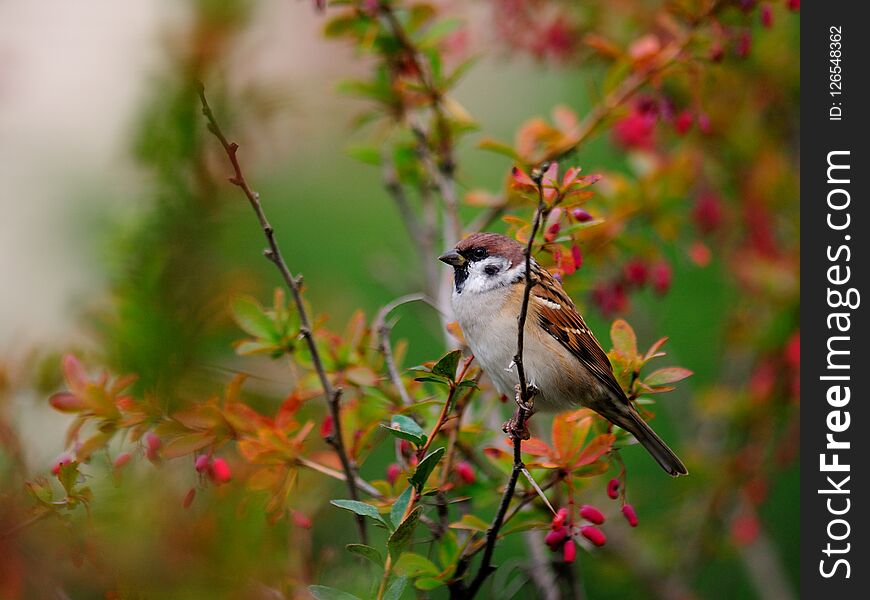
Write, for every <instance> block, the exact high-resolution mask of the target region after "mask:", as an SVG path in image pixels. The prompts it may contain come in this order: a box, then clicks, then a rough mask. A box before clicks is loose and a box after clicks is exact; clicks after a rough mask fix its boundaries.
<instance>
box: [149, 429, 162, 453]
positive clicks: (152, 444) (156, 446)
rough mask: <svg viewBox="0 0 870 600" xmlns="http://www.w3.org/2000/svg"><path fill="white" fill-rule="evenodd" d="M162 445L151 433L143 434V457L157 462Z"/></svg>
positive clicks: (155, 435)
mask: <svg viewBox="0 0 870 600" xmlns="http://www.w3.org/2000/svg"><path fill="white" fill-rule="evenodd" d="M162 444H163V442H161V441H160V438H159V437H157V434H155V433H154V432H153V431H149V432H148V433H146V434H145V456H146V457H148V460H157V458H158V457H159V455H158V452H159V451H160V446H161V445H162Z"/></svg>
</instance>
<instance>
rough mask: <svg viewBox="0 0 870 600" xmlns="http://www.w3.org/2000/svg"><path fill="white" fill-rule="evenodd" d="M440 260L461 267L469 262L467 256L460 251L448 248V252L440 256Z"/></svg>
mask: <svg viewBox="0 0 870 600" xmlns="http://www.w3.org/2000/svg"><path fill="white" fill-rule="evenodd" d="M438 260H440V261H441V262H443V263H447V264H448V265H452V266H454V267H461V266H462V265H464V264H465V263H466V262H467V261H466V260H465V257H464V256H462V255H461V254H459V252H457V251H456V250H448V251H447V252H445V253H444V254H442V255H441V256H439V257H438Z"/></svg>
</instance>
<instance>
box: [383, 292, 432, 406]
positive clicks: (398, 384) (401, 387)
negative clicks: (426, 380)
mask: <svg viewBox="0 0 870 600" xmlns="http://www.w3.org/2000/svg"><path fill="white" fill-rule="evenodd" d="M425 299H426V297H425V296H424V295H423V294H408V295H406V296H401V297H400V298H396V299H395V300H393V301H392V302H390V303H388V304H385V305H384V307H383V308H381V310H380V311H378V315H377V317H375V322H374V330H375V333H376V335H377V336H378V350H379V351H380V352H381V354H383V355H384V361H385V362H386V364H387V372H388V373H389V375H390V381H392V382H393V386H394V387H395V388H396V390H397V391H398V392H399V397H400V398H401V399H402V404H404V405H405V406H410V405H411V404H413V403H414V401H413V400H412V399H411V396H409V395H408V390H407V389H406V388H405V384H404V382H403V381H402V376H401V374H400V373H399V369H398V368H397V367H396V361H395V359H394V358H393V348H392V346H391V345H390V330H391V329H392V327H391V326H390V325H388V324H387V316H388V315H389V314H390V312H392V311H393V310H394V309H396V308H398V307H399V306H401V305H403V304H407V303H408V302H416V301H418V300H425Z"/></svg>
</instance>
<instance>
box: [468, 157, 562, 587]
mask: <svg viewBox="0 0 870 600" xmlns="http://www.w3.org/2000/svg"><path fill="white" fill-rule="evenodd" d="M548 166H549V165H548V164H547V163H544V164H542V165H540V167H539V168H538V169H536V170H535V171H533V172H532V179H533V180H534V182H535V184H536V185H537V187H538V208H537V209H536V210H535V218H534V220H533V222H532V231H531V233H530V234H529V241H528V243H527V244H526V249H525V253H524V254H525V259H526V265H525V266H526V272H525V277H526V282H525V287H524V289H523V303H522V307H521V308H520V314H519V317H518V319H517V353H516V355H515V356H514V365H515V366H516V369H517V377H518V379H519V389H520V393H519V395H520V398H519V399H520V400H521V402H518V403H517V412H516V415H515V417H514V418H515V423H514V425H515V426H514V428H513V430H512V435H511V437H512V438H513V444H514V466H513V469H512V470H511V475H510V478H509V479H508V484H507V486H506V487H505V490H504V493H503V494H502V497H501V502H500V503H499V507H498V512H496V515H495V518H494V519H493V521H492V524H491V525H490V527H489V529H487V531H486V545H485V546H484V549H483V558H482V559H481V563H480V567H479V569H478V571H477V574H476V575H475V576H474V579H473V580H472V581H471V584H470V585H469V586H468V591H467V596H466V597H468V598H473V597H474V596H475V595H476V594H477V592H478V591H480V586H481V585H483V582H484V581H485V580H486V578H487V577H489V575H490V573H492V572H493V571H495V567H494V566H493V565H492V555H493V553H494V552H495V543H496V540H498V532H499V530H501V527H502V525H503V524H504V519H505V515H506V514H507V511H508V507H509V506H510V503H511V499H512V498H513V496H514V492H515V491H516V486H517V479H518V478H519V476H520V473H522V472H523V470H524V469H525V465H524V464H523V455H522V444H523V441H522V437H521V436H520V434H519V431H520V430H522V429H523V426H524V424H525V420H526V416H527V411H526V409H525V408H524V406H523V405H524V404H528V403H529V402H530V401H531V400H532V394H531V393H530V391H529V385H528V382H527V381H526V371H525V367H524V365H523V345H524V341H525V327H526V318H527V317H528V313H529V297H530V296H531V292H532V287H533V286H534V285H535V283H536V281H535V278H534V276H533V275H532V246H533V245H534V243H535V236H536V235H537V233H538V229H539V228H540V226H541V221H542V217H543V214H544V211H545V209H546V205H545V203H544V187H543V176H544V172H545V171H546V170H547V167H548Z"/></svg>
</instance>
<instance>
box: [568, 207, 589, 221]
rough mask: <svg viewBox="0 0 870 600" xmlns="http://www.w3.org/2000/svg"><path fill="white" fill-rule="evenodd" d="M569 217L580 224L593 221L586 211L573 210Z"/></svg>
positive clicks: (580, 209)
mask: <svg viewBox="0 0 870 600" xmlns="http://www.w3.org/2000/svg"><path fill="white" fill-rule="evenodd" d="M571 216H572V217H574V218H575V219H577V220H578V221H579V222H581V223H586V222H587V221H591V220H592V219H593V217H592V215H591V214H589V212H588V211H586V210H583V209H582V208H575V209H574V210H572V211H571Z"/></svg>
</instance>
